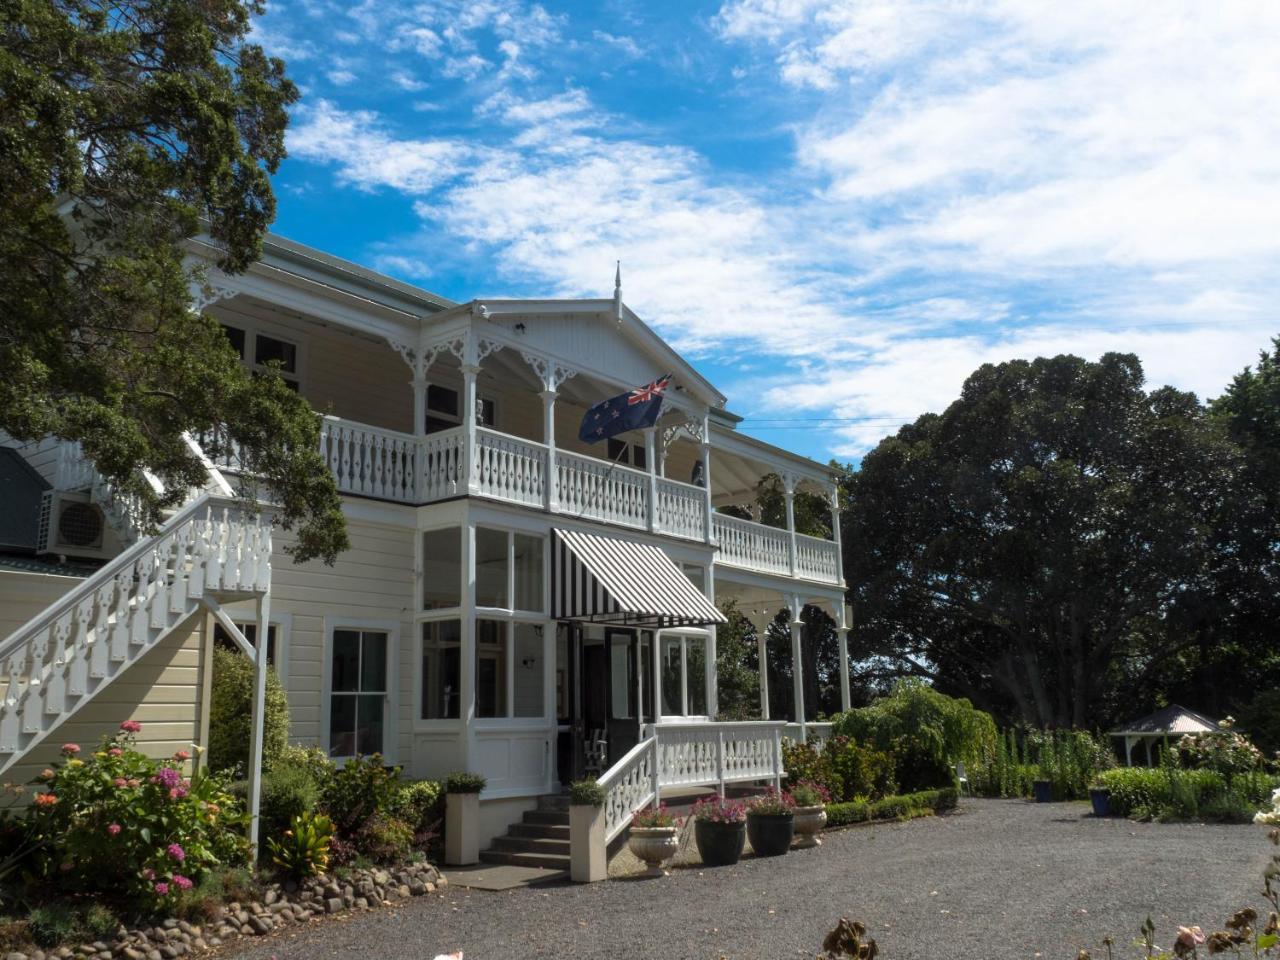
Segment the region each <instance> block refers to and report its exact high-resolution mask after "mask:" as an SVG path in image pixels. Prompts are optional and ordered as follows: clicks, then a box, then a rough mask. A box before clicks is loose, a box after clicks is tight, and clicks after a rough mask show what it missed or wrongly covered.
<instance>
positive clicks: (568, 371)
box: [520, 350, 578, 393]
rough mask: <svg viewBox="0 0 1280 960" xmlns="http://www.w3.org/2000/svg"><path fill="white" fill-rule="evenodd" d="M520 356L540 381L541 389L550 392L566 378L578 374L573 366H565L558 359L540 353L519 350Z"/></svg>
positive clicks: (557, 388) (555, 389) (557, 387)
mask: <svg viewBox="0 0 1280 960" xmlns="http://www.w3.org/2000/svg"><path fill="white" fill-rule="evenodd" d="M520 356H521V357H523V358H524V362H525V363H527V364H528V365H529V367H530V368H531V369H532V370H533V372H534V374H535V375H536V376H537V377H538V379H539V380H541V381H542V387H543V389H544V390H547V391H548V392H550V393H555V392H556V391H557V390H559V389H560V385H561V384H563V383H564V382H565V381H566V380H568V379H570V378H572V377H576V376H577V375H578V371H577V370H576V369H574V368H573V367H568V366H565V365H564V364H562V363H560V362H559V361H558V360H552V359H551V358H549V357H544V356H542V355H541V354H537V353H531V352H530V351H528V350H521V351H520Z"/></svg>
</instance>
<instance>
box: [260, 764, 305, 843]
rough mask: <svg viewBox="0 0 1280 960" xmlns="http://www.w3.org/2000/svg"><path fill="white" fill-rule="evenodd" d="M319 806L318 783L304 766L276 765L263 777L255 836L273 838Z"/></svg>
mask: <svg viewBox="0 0 1280 960" xmlns="http://www.w3.org/2000/svg"><path fill="white" fill-rule="evenodd" d="M319 803H320V784H318V783H317V782H316V781H315V778H314V777H313V776H312V774H311V771H310V770H308V769H307V768H306V767H304V766H295V765H294V764H283V763H277V764H276V766H275V768H274V769H272V770H271V771H270V772H269V773H267V774H266V775H265V776H263V778H262V794H261V798H260V800H259V816H260V818H261V819H260V823H259V828H258V835H259V836H261V837H275V836H279V835H280V834H282V833H284V832H285V831H286V830H288V829H289V827H290V824H292V823H293V821H294V819H295V818H297V817H300V816H302V815H303V814H304V813H308V812H311V811H314V810H315V809H316V807H317V806H318V805H319Z"/></svg>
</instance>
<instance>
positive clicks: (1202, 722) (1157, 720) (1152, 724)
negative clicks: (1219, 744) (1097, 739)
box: [1111, 703, 1218, 737]
mask: <svg viewBox="0 0 1280 960" xmlns="http://www.w3.org/2000/svg"><path fill="white" fill-rule="evenodd" d="M1217 729H1218V724H1217V721H1214V720H1210V719H1209V718H1208V717H1206V716H1205V715H1204V714H1203V713H1196V711H1194V710H1188V709H1187V708H1186V707H1183V706H1179V705H1178V704H1176V703H1173V704H1170V705H1169V706H1167V707H1165V708H1164V709H1163V710H1157V711H1156V712H1155V713H1149V714H1147V715H1146V716H1145V717H1139V718H1138V719H1137V720H1130V721H1128V722H1127V723H1122V724H1120V726H1119V727H1118V728H1116V729H1115V730H1112V731H1111V736H1113V737H1118V736H1123V735H1124V734H1130V735H1145V736H1161V735H1168V736H1182V735H1183V734H1184V733H1210V732H1211V731H1214V730H1217Z"/></svg>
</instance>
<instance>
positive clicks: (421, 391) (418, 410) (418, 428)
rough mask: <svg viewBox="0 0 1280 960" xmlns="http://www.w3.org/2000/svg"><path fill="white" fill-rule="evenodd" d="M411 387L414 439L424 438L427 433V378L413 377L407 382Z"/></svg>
mask: <svg viewBox="0 0 1280 960" xmlns="http://www.w3.org/2000/svg"><path fill="white" fill-rule="evenodd" d="M409 385H410V386H411V387H413V430H412V431H410V432H411V433H412V434H413V435H414V436H415V437H422V436H426V433H427V378H426V377H425V376H418V377H414V378H413V379H412V380H410V381H409Z"/></svg>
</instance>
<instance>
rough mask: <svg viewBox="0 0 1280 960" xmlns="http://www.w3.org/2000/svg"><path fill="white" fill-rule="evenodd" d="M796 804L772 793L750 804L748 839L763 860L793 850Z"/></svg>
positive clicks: (788, 797)
mask: <svg viewBox="0 0 1280 960" xmlns="http://www.w3.org/2000/svg"><path fill="white" fill-rule="evenodd" d="M795 807H796V805H795V801H794V800H792V799H791V795H790V794H788V793H779V792H778V791H777V790H770V791H769V792H768V793H763V794H760V795H759V796H756V797H752V798H751V799H750V800H748V801H747V839H749V840H750V841H751V849H752V850H754V851H755V852H756V854H757V855H758V856H761V857H779V856H782V854H784V853H786V852H787V850H788V849H790V847H791V840H792V838H793V837H794V836H795V832H796V816H795Z"/></svg>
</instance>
